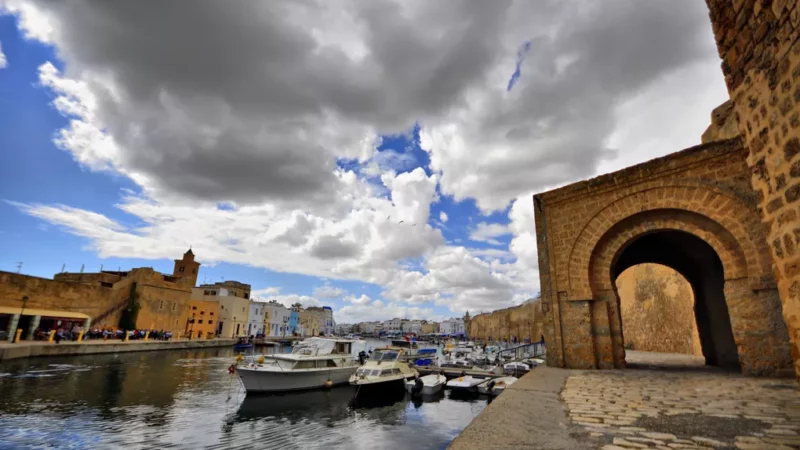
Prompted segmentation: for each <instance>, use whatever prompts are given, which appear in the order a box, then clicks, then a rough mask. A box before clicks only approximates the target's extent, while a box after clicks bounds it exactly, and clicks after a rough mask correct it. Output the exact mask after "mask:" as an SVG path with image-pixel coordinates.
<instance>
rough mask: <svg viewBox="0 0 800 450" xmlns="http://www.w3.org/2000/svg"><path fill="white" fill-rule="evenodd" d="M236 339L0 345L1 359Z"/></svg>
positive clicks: (214, 343)
mask: <svg viewBox="0 0 800 450" xmlns="http://www.w3.org/2000/svg"><path fill="white" fill-rule="evenodd" d="M234 343H236V340H235V339H200V340H193V341H189V340H181V341H174V340H171V341H141V340H136V341H128V342H122V341H119V340H109V341H102V340H96V341H95V340H92V341H83V342H64V341H62V342H61V343H59V344H56V343H54V342H39V341H37V342H24V341H23V342H21V343H18V344H0V361H6V360H11V359H19V358H36V357H42V356H76V355H96V354H101V353H127V352H149V351H157V350H185V349H198V348H214V347H232V346H233V344H234Z"/></svg>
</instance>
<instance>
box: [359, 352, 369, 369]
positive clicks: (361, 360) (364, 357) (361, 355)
mask: <svg viewBox="0 0 800 450" xmlns="http://www.w3.org/2000/svg"><path fill="white" fill-rule="evenodd" d="M366 360H367V354H366V353H365V352H364V350H361V351H360V352H358V363H359V364H360V365H362V366H363V365H364V362H365V361H366Z"/></svg>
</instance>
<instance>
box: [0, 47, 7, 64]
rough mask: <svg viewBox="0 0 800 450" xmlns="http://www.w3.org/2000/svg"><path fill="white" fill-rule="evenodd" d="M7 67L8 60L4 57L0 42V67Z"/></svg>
mask: <svg viewBox="0 0 800 450" xmlns="http://www.w3.org/2000/svg"><path fill="white" fill-rule="evenodd" d="M6 67H8V60H7V59H6V54H5V53H3V43H2V42H0V69H5V68H6Z"/></svg>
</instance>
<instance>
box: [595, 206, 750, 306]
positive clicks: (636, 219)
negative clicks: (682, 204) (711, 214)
mask: <svg viewBox="0 0 800 450" xmlns="http://www.w3.org/2000/svg"><path fill="white" fill-rule="evenodd" d="M676 215H677V216H678V217H675V216H676ZM654 230H679V231H684V232H686V233H690V234H693V235H694V236H697V237H698V238H700V239H702V240H703V241H705V242H707V243H708V244H709V245H710V246H711V247H712V248H713V249H714V251H715V252H716V253H717V255H718V256H719V258H720V260H721V261H722V265H723V268H724V270H725V274H726V278H727V279H737V278H743V277H746V276H747V262H746V260H745V257H744V252H743V251H742V249H741V247H740V246H739V244H738V242H736V239H735V238H734V237H733V235H732V234H730V233H729V232H728V231H727V230H725V229H724V228H723V227H722V226H721V225H719V224H717V223H716V222H714V221H712V220H710V219H708V218H706V217H704V216H701V215H699V214H696V213H692V212H689V211H686V210H683V211H677V214H676V210H674V209H667V210H650V211H645V212H642V213H639V214H636V215H633V216H631V217H628V218H627V219H625V220H623V221H621V222H619V223H618V224H617V225H615V227H612V229H611V230H609V232H608V233H607V234H606V235H605V236H603V238H602V239H601V240H600V242H599V243H598V245H597V247H595V249H594V251H593V253H592V258H591V260H590V262H589V278H590V279H589V283H590V290H591V292H598V291H601V290H606V289H612V288H613V279H612V277H611V268H612V266H613V264H614V261H616V259H617V257H618V256H619V254H620V253H621V252H622V250H623V249H624V248H625V247H626V245H627V244H628V243H629V242H630V241H631V240H633V239H635V238H636V237H638V236H640V235H642V234H646V233H648V232H651V231H654Z"/></svg>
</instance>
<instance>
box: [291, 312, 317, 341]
mask: <svg viewBox="0 0 800 450" xmlns="http://www.w3.org/2000/svg"><path fill="white" fill-rule="evenodd" d="M297 317H298V324H299V325H300V329H301V331H302V333H303V336H319V330H320V328H319V327H320V323H322V313H321V312H320V311H316V310H314V309H304V310H300V311H298V313H297Z"/></svg>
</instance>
